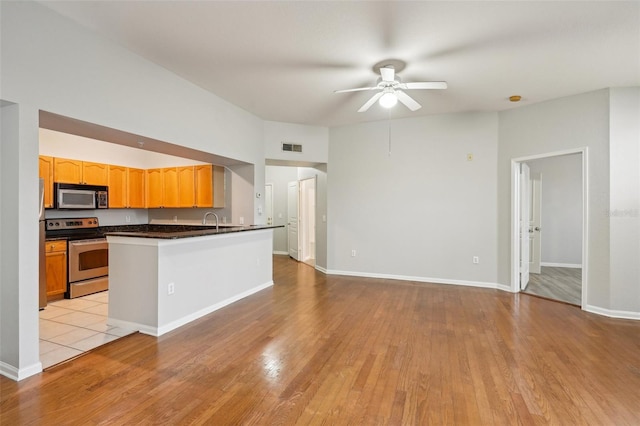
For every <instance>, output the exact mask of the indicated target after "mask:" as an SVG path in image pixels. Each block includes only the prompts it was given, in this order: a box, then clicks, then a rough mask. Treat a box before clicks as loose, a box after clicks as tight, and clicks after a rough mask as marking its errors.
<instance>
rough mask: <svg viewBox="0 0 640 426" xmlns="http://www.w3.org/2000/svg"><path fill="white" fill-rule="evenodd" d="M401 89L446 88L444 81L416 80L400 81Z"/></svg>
mask: <svg viewBox="0 0 640 426" xmlns="http://www.w3.org/2000/svg"><path fill="white" fill-rule="evenodd" d="M400 88H401V89H446V88H447V82H446V81H416V82H415V83H401V84H400Z"/></svg>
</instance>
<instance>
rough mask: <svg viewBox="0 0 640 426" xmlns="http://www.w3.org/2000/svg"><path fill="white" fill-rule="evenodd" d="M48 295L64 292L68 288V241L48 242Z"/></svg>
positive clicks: (46, 262)
mask: <svg viewBox="0 0 640 426" xmlns="http://www.w3.org/2000/svg"><path fill="white" fill-rule="evenodd" d="M45 265H46V269H47V296H56V295H58V294H62V293H64V292H65V291H66V289H67V242H66V241H52V242H47V243H46V255H45Z"/></svg>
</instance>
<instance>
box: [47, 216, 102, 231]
mask: <svg viewBox="0 0 640 426" xmlns="http://www.w3.org/2000/svg"><path fill="white" fill-rule="evenodd" d="M46 224H47V225H46V227H47V231H61V230H65V229H91V228H97V227H98V226H99V225H98V218H97V217H73V218H67V219H64V218H61V219H47V220H46Z"/></svg>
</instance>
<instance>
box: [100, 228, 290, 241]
mask: <svg viewBox="0 0 640 426" xmlns="http://www.w3.org/2000/svg"><path fill="white" fill-rule="evenodd" d="M283 227H284V225H251V226H234V227H220V228H219V229H218V230H216V228H215V226H197V225H123V226H112V227H104V228H105V229H103V231H104V235H106V236H110V235H111V236H117V237H134V238H156V239H163V240H175V239H178V238H192V237H203V236H207V235H218V234H231V233H236V232H247V231H258V230H262V229H274V228H283ZM107 228H109V229H107Z"/></svg>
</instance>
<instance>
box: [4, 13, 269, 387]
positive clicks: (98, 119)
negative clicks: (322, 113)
mask: <svg viewBox="0 0 640 426" xmlns="http://www.w3.org/2000/svg"><path fill="white" fill-rule="evenodd" d="M0 24H1V25H0V31H1V34H0V36H1V38H2V49H1V51H0V55H1V56H0V64H1V67H2V68H1V70H0V71H1V72H0V89H1V90H2V92H1V93H0V99H2V100H6V101H11V102H14V103H16V104H18V105H19V110H20V132H19V134H18V139H17V140H10V141H5V140H4V139H3V141H2V143H3V144H5V143H9V144H11V146H8V147H6V150H5V148H4V147H3V159H2V161H3V164H12V166H11V167H12V168H11V170H10V173H9V172H7V173H9V175H10V176H11V179H12V188H14V190H11V191H10V192H6V193H5V191H3V193H2V198H3V203H2V209H3V211H2V217H3V221H5V219H6V221H8V220H12V219H14V218H17V217H19V218H20V219H19V221H18V222H17V224H16V223H15V222H12V226H14V227H15V228H16V229H17V230H18V235H19V242H17V241H16V242H15V244H13V247H11V249H12V250H17V251H18V256H19V259H18V263H17V265H13V266H12V267H11V268H9V269H5V264H3V269H2V275H3V278H2V283H3V286H4V283H5V282H7V280H8V279H9V278H11V277H15V276H17V277H18V280H19V281H18V284H17V286H18V288H17V292H16V293H15V294H14V293H12V294H10V299H9V300H6V301H5V300H3V304H4V303H5V302H6V303H7V304H14V306H17V307H18V309H19V312H18V314H17V316H16V315H14V313H6V314H5V311H4V310H3V311H2V322H3V324H5V321H7V324H10V326H11V327H12V331H11V333H14V334H15V335H16V336H17V335H18V330H20V333H19V335H20V346H19V347H18V352H19V355H18V358H19V360H18V361H17V363H16V361H15V359H14V358H1V359H0V361H1V362H5V364H6V365H9V366H10V367H12V368H16V369H18V370H19V374H21V375H24V374H33V373H32V372H33V371H34V369H35V370H37V369H38V364H39V363H38V339H37V337H38V333H37V329H38V311H37V287H38V276H37V272H36V271H37V268H33V261H34V259H37V256H38V234H37V227H36V226H35V223H36V222H37V212H38V127H39V124H38V112H39V110H44V111H49V112H52V113H54V114H59V115H63V116H66V117H71V118H75V119H78V120H82V121H86V122H89V123H95V124H98V125H101V126H106V127H109V128H113V129H118V130H122V131H125V132H129V133H132V134H137V135H142V136H145V137H148V138H152V139H156V140H160V141H166V142H169V143H173V144H176V145H181V146H184V147H187V148H191V149H196V150H200V151H203V152H207V153H212V154H217V155H220V156H224V157H227V158H230V159H235V160H239V161H243V162H245V163H250V164H257V165H259V167H257V168H255V172H252V173H253V175H252V182H250V185H251V186H255V187H256V188H263V187H264V168H263V165H264V163H265V160H264V142H263V122H262V120H260V119H259V118H257V117H255V116H253V115H251V114H249V113H247V112H246V111H244V110H242V109H240V108H238V107H235V106H233V105H231V104H229V103H228V102H226V101H224V100H222V99H220V98H218V97H216V96H214V95H213V94H211V93H209V92H207V91H205V90H203V89H202V88H200V87H197V86H195V85H193V84H191V83H189V82H187V81H185V80H183V79H181V78H179V77H178V76H176V75H175V74H173V73H171V72H169V71H167V70H164V69H162V68H160V67H158V66H156V65H155V64H153V63H151V62H149V61H146V60H144V59H142V58H140V57H139V56H136V55H135V54H133V53H132V52H129V51H127V50H125V49H123V48H121V47H119V46H117V45H115V44H113V43H112V42H111V41H109V40H107V39H104V38H102V37H99V36H97V35H95V34H94V33H91V32H89V31H88V30H86V29H85V28H83V27H80V26H79V25H77V24H75V23H73V22H72V21H70V20H68V19H67V18H63V17H61V16H60V15H58V14H56V13H54V12H52V11H51V10H49V9H48V8H46V7H44V6H42V5H40V4H38V3H34V2H0ZM5 152H8V153H9V154H8V156H7V158H5V157H4V154H5ZM3 169H4V168H3ZM9 175H7V174H6V173H5V171H4V170H3V179H4V178H5V176H9ZM245 175H246V174H245ZM251 189H253V188H251ZM251 192H253V191H251ZM5 195H6V197H5ZM250 198H251V197H250ZM249 203H251V206H246V208H245V207H243V208H242V209H241V210H242V214H246V215H250V216H248V217H249V218H250V220H249V222H251V221H258V220H259V217H258V215H257V208H256V204H255V197H253V198H252V201H249ZM6 221H5V222H6ZM16 225H17V226H16ZM4 235H5V234H4V226H3V237H4ZM16 268H17V270H16ZM3 296H4V293H3ZM3 299H4V298H3ZM23 299H25V300H26V299H29V300H28V302H24V304H21V301H22V300H23ZM32 308H33V309H32ZM12 335H13V334H12ZM14 340H15V339H14ZM0 356H2V354H0ZM5 364H0V367H2V371H1V372H2V373H3V374H7V371H6V370H7V368H5V367H6V365H5Z"/></svg>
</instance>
